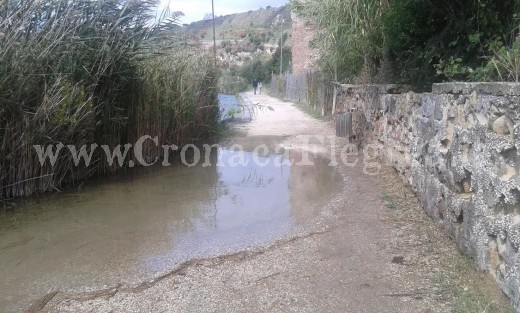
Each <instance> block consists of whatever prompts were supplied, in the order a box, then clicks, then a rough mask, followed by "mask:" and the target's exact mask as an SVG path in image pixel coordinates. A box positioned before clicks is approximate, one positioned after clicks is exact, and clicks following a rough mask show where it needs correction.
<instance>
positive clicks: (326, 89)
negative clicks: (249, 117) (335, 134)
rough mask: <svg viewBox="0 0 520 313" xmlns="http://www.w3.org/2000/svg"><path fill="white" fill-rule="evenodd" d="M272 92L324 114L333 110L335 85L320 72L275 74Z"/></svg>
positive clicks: (274, 94) (328, 113)
mask: <svg viewBox="0 0 520 313" xmlns="http://www.w3.org/2000/svg"><path fill="white" fill-rule="evenodd" d="M271 94H272V95H273V96H275V97H279V98H283V99H284V100H288V101H292V102H296V103H304V104H306V105H308V106H310V107H312V108H313V109H314V110H315V111H317V112H320V113H321V115H323V116H325V115H330V114H332V111H333V110H332V106H333V99H334V85H333V83H331V82H329V81H327V80H326V79H324V78H323V76H322V75H321V73H319V72H307V73H305V74H298V75H295V74H285V75H273V77H272V80H271Z"/></svg>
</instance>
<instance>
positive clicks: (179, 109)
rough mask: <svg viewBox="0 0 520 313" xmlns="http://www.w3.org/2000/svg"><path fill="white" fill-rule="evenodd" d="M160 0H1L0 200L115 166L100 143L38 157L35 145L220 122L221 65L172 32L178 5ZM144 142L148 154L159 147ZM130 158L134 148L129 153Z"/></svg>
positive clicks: (179, 134)
mask: <svg viewBox="0 0 520 313" xmlns="http://www.w3.org/2000/svg"><path fill="white" fill-rule="evenodd" d="M156 6H157V1H156V0H14V1H2V2H1V3H0V199H8V198H13V197H20V196H27V195H31V194H34V193H38V192H45V191H50V190H55V189H57V188H58V187H59V186H61V185H63V184H73V183H76V182H79V181H82V180H84V179H86V178H88V177H91V176H93V175H101V174H106V173H110V172H113V171H116V170H117V167H110V166H108V165H107V163H106V162H105V159H104V158H103V157H102V155H101V153H102V151H99V152H96V154H95V155H94V161H93V162H92V164H91V165H90V166H89V167H88V168H87V167H86V166H84V167H75V166H73V159H72V156H70V153H69V154H67V153H62V154H60V155H59V158H58V161H57V162H56V164H55V166H51V165H50V164H46V165H45V166H43V167H42V166H40V162H39V160H38V157H37V155H36V153H35V150H34V149H33V145H42V146H46V145H50V144H58V143H62V144H64V145H75V146H77V147H78V149H79V147H81V146H82V145H88V146H90V144H93V143H96V144H98V145H109V146H111V147H115V146H117V145H119V144H126V143H133V142H135V140H136V139H137V138H139V137H140V136H142V135H150V136H152V137H154V136H158V137H159V141H160V142H159V143H160V144H166V143H167V144H182V143H185V142H188V141H192V140H193V139H195V138H201V137H203V136H206V135H208V133H209V132H210V131H211V130H212V129H213V128H214V127H215V125H216V123H217V121H218V107H217V89H216V86H217V82H218V71H217V69H216V68H215V67H214V66H213V64H212V62H211V61H210V60H208V58H207V57H206V56H205V55H202V53H201V52H200V51H201V50H199V49H197V48H186V47H183V46H182V45H181V44H180V42H179V41H177V40H176V39H175V34H176V28H177V27H178V26H177V18H178V16H179V15H178V14H177V13H174V14H169V12H165V13H164V15H163V16H162V18H161V19H160V21H158V22H153V21H154V17H155V12H154V10H153V9H154V8H155V7H156ZM158 153H159V151H157V149H154V148H151V147H147V148H146V149H145V151H144V156H145V158H148V159H151V158H155V157H156V156H158ZM130 158H131V157H130Z"/></svg>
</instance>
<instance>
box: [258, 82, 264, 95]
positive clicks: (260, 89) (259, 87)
mask: <svg viewBox="0 0 520 313" xmlns="http://www.w3.org/2000/svg"><path fill="white" fill-rule="evenodd" d="M262 87H263V86H262V82H258V91H259V93H260V94H262Z"/></svg>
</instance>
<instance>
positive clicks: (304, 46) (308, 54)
mask: <svg viewBox="0 0 520 313" xmlns="http://www.w3.org/2000/svg"><path fill="white" fill-rule="evenodd" d="M291 18H292V37H291V38H292V72H293V74H297V75H298V74H305V73H306V72H308V71H314V70H316V66H315V60H316V58H317V54H316V51H314V50H313V49H311V47H310V42H311V40H312V39H313V38H314V30H313V28H312V27H310V26H309V25H307V24H306V23H305V22H304V21H303V20H302V19H301V18H299V17H298V16H297V15H296V13H294V12H292V13H291Z"/></svg>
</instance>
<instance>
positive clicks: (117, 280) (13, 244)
mask: <svg viewBox="0 0 520 313" xmlns="http://www.w3.org/2000/svg"><path fill="white" fill-rule="evenodd" d="M282 140H283V138H278V137H272V136H271V137H257V138H256V139H255V140H253V141H255V142H257V143H259V144H265V143H268V144H269V146H270V147H269V151H271V152H269V151H262V155H258V153H257V154H255V153H253V150H252V149H251V150H250V151H244V152H243V153H242V152H239V151H235V150H228V148H226V143H223V146H222V149H220V150H217V149H213V151H212V154H211V156H210V160H211V166H207V167H204V166H203V164H202V162H201V163H200V164H199V165H198V166H195V167H191V168H189V167H187V166H185V165H183V164H179V165H174V166H171V167H167V168H152V169H140V170H136V171H131V172H130V173H129V174H127V175H121V176H119V177H115V178H109V179H108V181H103V182H90V183H88V184H87V186H85V187H84V188H82V190H81V191H79V192H65V193H62V194H59V195H54V196H47V197H44V198H41V199H32V200H28V202H29V203H28V204H24V205H21V206H20V207H18V208H16V209H14V210H12V211H9V212H5V213H3V214H1V216H0V225H1V226H0V264H1V265H2V266H1V267H0V276H1V277H2V280H1V281H0V290H2V291H3V292H2V295H1V297H0V307H4V308H7V310H8V311H12V312H16V311H19V310H20V309H21V308H27V307H28V306H29V305H30V303H31V302H30V301H32V300H35V299H37V298H39V297H41V296H42V295H44V294H46V293H48V292H52V291H57V290H61V291H67V292H84V291H88V290H95V289H103V288H107V287H110V286H116V285H118V284H122V285H125V286H137V285H139V284H141V283H142V282H143V281H146V280H148V279H152V278H154V277H156V276H159V275H162V274H164V273H165V272H168V271H170V270H171V269H173V268H175V267H176V266H179V265H180V264H182V263H183V262H186V261H188V260H191V259H195V258H207V257H211V256H217V255H225V254H230V253H233V252H237V251H241V250H244V249H247V248H251V247H258V246H262V245H268V244H272V243H274V242H275V241H276V240H280V239H282V238H284V237H286V236H288V235H290V234H295V233H296V232H298V231H299V230H300V229H302V228H304V227H305V225H306V224H308V223H309V222H310V221H313V220H315V218H316V217H317V216H319V215H320V212H319V211H318V209H319V208H320V207H321V205H322V204H323V203H324V202H326V201H328V198H329V197H331V196H332V195H334V194H335V193H337V192H338V191H340V190H341V186H342V178H341V175H340V174H339V173H338V172H337V171H336V169H335V168H334V167H329V166H328V164H329V162H328V161H327V160H325V159H315V160H314V162H313V163H314V166H307V167H292V166H290V165H289V162H286V161H289V160H284V158H288V159H291V158H292V159H294V158H298V151H291V152H287V153H284V154H283V155H282V154H280V153H279V154H276V153H275V148H276V145H277V142H281V141H282ZM235 143H236V142H235ZM248 144H249V145H250V146H251V139H250V140H248ZM228 146H229V144H228ZM245 146H246V147H245V148H246V149H247V145H245ZM233 159H237V160H240V159H243V160H242V162H243V165H242V164H240V165H235V164H234V163H232V161H233ZM246 163H247V165H245V164H246ZM259 164H261V165H262V166H260V165H259ZM303 176H304V177H303ZM303 179H305V180H306V182H304V181H302V180H303Z"/></svg>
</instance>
